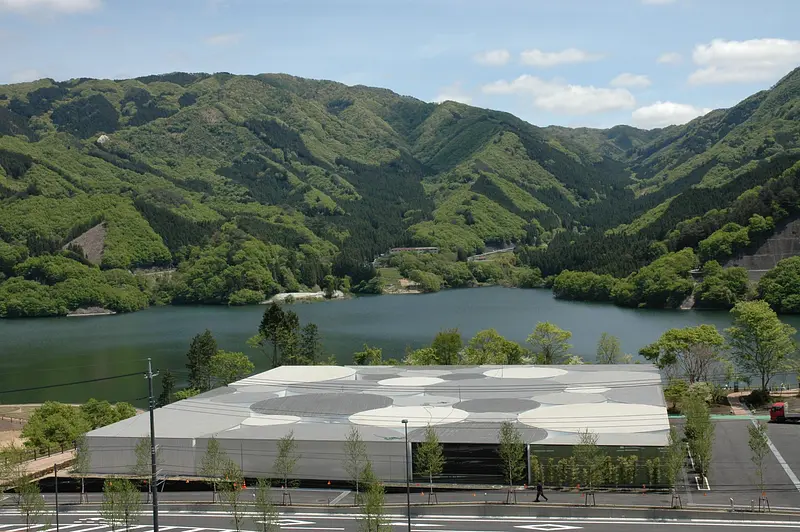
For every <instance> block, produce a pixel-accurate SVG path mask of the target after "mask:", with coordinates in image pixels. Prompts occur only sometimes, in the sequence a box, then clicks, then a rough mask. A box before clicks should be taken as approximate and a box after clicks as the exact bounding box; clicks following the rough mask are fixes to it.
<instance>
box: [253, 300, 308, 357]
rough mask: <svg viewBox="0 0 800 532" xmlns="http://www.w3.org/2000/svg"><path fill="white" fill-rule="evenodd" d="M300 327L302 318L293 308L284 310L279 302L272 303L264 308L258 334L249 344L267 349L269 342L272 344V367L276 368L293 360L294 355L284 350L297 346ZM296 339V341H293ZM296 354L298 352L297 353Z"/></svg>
mask: <svg viewBox="0 0 800 532" xmlns="http://www.w3.org/2000/svg"><path fill="white" fill-rule="evenodd" d="M299 328H300V319H299V318H298V317H297V314H295V313H294V312H292V311H291V310H287V311H284V310H283V309H282V308H281V307H280V305H278V304H277V303H270V304H269V305H267V308H266V309H265V310H264V315H263V316H262V318H261V323H260V324H259V326H258V334H257V335H256V336H254V337H252V338H250V340H248V344H249V345H250V346H252V347H261V348H262V349H266V346H267V344H271V345H272V367H273V368H276V367H278V366H280V365H282V364H285V363H287V361H291V360H293V357H292V356H287V353H283V352H282V351H283V350H285V349H286V348H287V346H288V347H289V348H291V347H292V346H296V344H297V342H296V340H297V331H298V329H299ZM292 339H294V341H292ZM295 355H296V353H295Z"/></svg>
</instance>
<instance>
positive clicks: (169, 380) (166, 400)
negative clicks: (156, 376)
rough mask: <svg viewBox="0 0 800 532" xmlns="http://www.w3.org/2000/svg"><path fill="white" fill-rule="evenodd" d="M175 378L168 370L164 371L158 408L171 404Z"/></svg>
mask: <svg viewBox="0 0 800 532" xmlns="http://www.w3.org/2000/svg"><path fill="white" fill-rule="evenodd" d="M175 384H176V383H175V376H174V375H173V374H172V372H171V371H170V370H168V369H167V370H164V376H163V377H161V393H160V394H159V396H158V406H166V405H168V404H170V403H171V402H172V394H173V393H174V392H175Z"/></svg>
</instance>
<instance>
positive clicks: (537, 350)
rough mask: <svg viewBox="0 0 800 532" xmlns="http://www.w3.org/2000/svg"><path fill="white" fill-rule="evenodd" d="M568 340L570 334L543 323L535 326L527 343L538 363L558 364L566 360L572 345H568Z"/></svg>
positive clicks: (548, 323) (545, 322)
mask: <svg viewBox="0 0 800 532" xmlns="http://www.w3.org/2000/svg"><path fill="white" fill-rule="evenodd" d="M570 338H572V333H571V332H569V331H565V330H563V329H561V328H560V327H558V326H557V325H554V324H552V323H550V322H549V321H544V322H539V323H537V324H536V328H535V329H534V330H533V333H531V334H530V336H528V340H527V341H528V343H529V344H531V346H532V347H533V353H534V354H535V355H536V358H537V362H538V363H540V364H558V363H561V362H563V361H564V360H565V359H566V358H567V356H568V355H569V350H570V349H572V345H570V344H569V339H570Z"/></svg>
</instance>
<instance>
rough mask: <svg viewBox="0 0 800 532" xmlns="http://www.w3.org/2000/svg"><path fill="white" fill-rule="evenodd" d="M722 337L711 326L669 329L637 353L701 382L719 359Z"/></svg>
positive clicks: (690, 380) (692, 381)
mask: <svg viewBox="0 0 800 532" xmlns="http://www.w3.org/2000/svg"><path fill="white" fill-rule="evenodd" d="M724 345H725V339H724V338H723V337H722V335H721V334H720V333H719V331H717V328H716V327H715V326H713V325H698V326H697V327H684V328H683V329H670V330H668V331H667V332H665V333H664V334H662V335H661V338H659V339H658V341H657V342H654V343H652V344H650V345H648V346H646V347H643V348H642V349H641V350H640V351H639V354H640V355H642V356H643V357H645V358H646V359H647V360H650V361H652V362H653V363H655V365H656V366H658V367H659V368H662V369H665V368H669V367H674V368H676V373H677V374H678V375H680V376H684V377H685V378H686V379H688V380H689V383H690V384H691V383H694V382H704V381H707V380H708V378H709V372H710V370H711V369H712V368H715V367H716V366H717V363H718V362H719V361H720V360H721V352H722V348H723V346H724Z"/></svg>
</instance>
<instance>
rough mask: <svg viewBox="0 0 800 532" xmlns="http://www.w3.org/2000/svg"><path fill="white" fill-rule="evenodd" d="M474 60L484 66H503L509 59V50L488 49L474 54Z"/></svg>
mask: <svg viewBox="0 0 800 532" xmlns="http://www.w3.org/2000/svg"><path fill="white" fill-rule="evenodd" d="M473 59H475V62H476V63H478V64H480V65H485V66H503V65H505V64H506V63H508V62H509V61H510V60H511V52H509V51H508V50H488V51H486V52H481V53H479V54H475V56H474V57H473Z"/></svg>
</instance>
